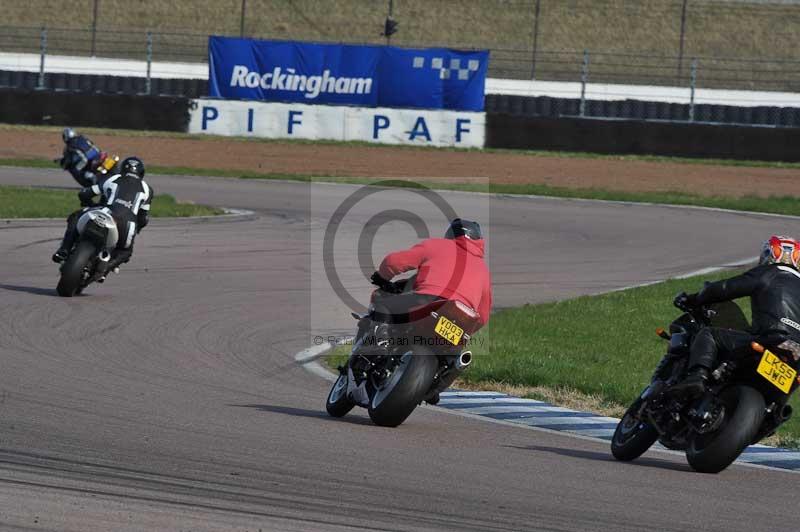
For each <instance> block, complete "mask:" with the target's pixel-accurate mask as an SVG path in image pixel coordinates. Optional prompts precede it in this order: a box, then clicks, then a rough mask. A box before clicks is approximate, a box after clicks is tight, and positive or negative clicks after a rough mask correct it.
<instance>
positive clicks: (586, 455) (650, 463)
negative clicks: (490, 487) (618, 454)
mask: <svg viewBox="0 0 800 532" xmlns="http://www.w3.org/2000/svg"><path fill="white" fill-rule="evenodd" d="M504 447H509V448H512V449H522V450H524V451H540V452H545V453H552V454H558V455H561V456H568V457H570V458H581V459H583V460H593V461H596V462H612V463H615V464H622V465H628V466H629V467H634V466H638V467H653V468H656V469H671V470H672V471H680V472H682V473H692V472H693V470H692V468H691V467H689V464H681V463H677V462H670V461H668V460H659V459H658V458H639V459H638V460H635V461H633V462H620V461H619V460H617V459H616V458H614V457H613V456H611V451H609V452H607V453H604V452H597V451H583V450H579V449H561V448H559V447H546V446H540V445H528V446H519V445H504Z"/></svg>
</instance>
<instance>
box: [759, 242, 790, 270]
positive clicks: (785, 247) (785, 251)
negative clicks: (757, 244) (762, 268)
mask: <svg viewBox="0 0 800 532" xmlns="http://www.w3.org/2000/svg"><path fill="white" fill-rule="evenodd" d="M758 263H759V264H786V265H788V266H791V267H793V268H795V269H800V242H798V241H797V240H795V239H794V238H791V237H788V236H781V235H772V236H771V237H770V238H769V240H767V241H765V242H764V245H763V246H762V248H761V256H760V257H759V260H758Z"/></svg>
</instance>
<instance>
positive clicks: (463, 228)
mask: <svg viewBox="0 0 800 532" xmlns="http://www.w3.org/2000/svg"><path fill="white" fill-rule="evenodd" d="M483 255H484V243H483V236H482V234H481V229H480V225H479V224H478V223H477V222H470V221H468V220H461V219H458V218H457V219H455V220H453V222H452V223H451V225H450V228H449V229H448V230H447V235H446V238H429V239H427V240H423V241H422V242H420V243H419V244H417V245H415V246H414V247H412V248H410V249H407V250H404V251H396V252H394V253H390V254H388V255H387V256H386V258H384V259H383V262H381V265H380V268H379V269H378V273H379V274H380V276H381V277H383V278H384V279H387V280H391V279H392V278H393V277H394V276H396V275H399V274H401V273H403V272H407V271H409V270H414V269H416V270H417V277H416V279H415V281H414V292H415V293H417V294H426V295H432V296H437V297H442V298H444V299H454V300H457V301H461V302H462V303H464V304H466V305H468V306H470V307H472V308H473V309H475V310H476V311H478V314H480V321H481V325H486V323H487V322H488V321H489V313H490V312H491V309H492V280H491V276H490V274H489V268H488V267H487V266H486V262H484V259H483Z"/></svg>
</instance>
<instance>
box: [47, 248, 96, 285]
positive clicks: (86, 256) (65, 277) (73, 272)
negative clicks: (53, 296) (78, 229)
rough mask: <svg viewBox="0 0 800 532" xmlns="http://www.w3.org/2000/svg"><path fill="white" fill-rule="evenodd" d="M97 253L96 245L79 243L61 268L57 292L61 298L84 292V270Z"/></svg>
mask: <svg viewBox="0 0 800 532" xmlns="http://www.w3.org/2000/svg"><path fill="white" fill-rule="evenodd" d="M96 253H97V249H95V247H94V245H93V244H92V243H91V242H86V241H85V240H83V241H81V242H78V245H77V246H76V247H75V249H74V250H73V251H72V253H70V255H69V257H67V260H66V261H65V262H64V265H63V266H61V279H60V280H59V281H58V286H57V287H56V291H57V292H58V295H60V296H61V297H72V296H74V295H75V294H77V293H79V292H80V291H82V290H83V287H81V279H82V277H83V269H84V268H85V267H86V265H87V264H88V263H89V261H90V260H91V259H92V256H93V255H94V254H96Z"/></svg>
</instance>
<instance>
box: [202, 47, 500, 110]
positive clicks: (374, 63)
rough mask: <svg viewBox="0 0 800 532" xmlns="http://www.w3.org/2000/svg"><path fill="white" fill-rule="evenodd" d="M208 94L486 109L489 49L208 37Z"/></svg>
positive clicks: (428, 107)
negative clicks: (485, 96)
mask: <svg viewBox="0 0 800 532" xmlns="http://www.w3.org/2000/svg"><path fill="white" fill-rule="evenodd" d="M208 58H209V80H208V92H209V96H211V97H215V98H227V99H238V100H267V101H277V102H301V103H308V104H314V103H321V104H332V105H357V106H361V107H403V108H419V109H451V110H459V111H462V110H463V111H482V110H483V107H484V91H485V85H486V71H487V67H488V62H489V52H488V51H458V50H450V49H446V48H427V49H412V48H398V47H394V46H359V45H345V44H313V43H301V42H291V41H263V40H253V39H237V38H231V37H216V36H211V37H209V40H208Z"/></svg>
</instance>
